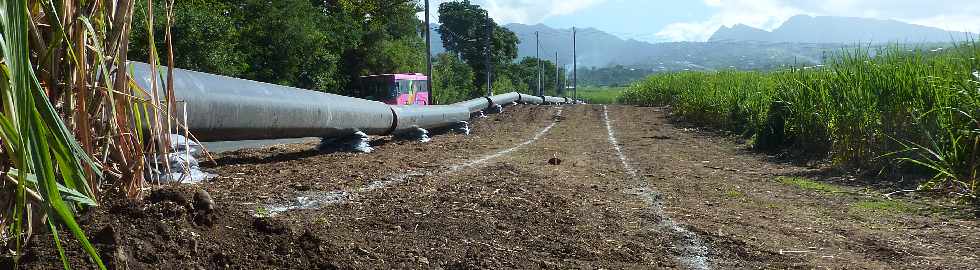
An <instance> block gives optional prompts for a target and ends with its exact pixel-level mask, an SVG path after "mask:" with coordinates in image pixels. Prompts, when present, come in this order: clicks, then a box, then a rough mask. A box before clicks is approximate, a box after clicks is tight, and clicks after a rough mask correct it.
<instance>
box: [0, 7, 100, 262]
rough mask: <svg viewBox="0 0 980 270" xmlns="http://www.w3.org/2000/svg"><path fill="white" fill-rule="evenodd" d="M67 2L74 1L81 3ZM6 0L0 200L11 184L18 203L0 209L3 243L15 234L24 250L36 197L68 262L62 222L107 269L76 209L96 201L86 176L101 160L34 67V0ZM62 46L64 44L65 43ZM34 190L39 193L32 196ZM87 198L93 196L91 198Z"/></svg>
mask: <svg viewBox="0 0 980 270" xmlns="http://www.w3.org/2000/svg"><path fill="white" fill-rule="evenodd" d="M66 4H68V5H69V6H74V3H66ZM0 5H2V6H0V24H2V26H0V27H2V30H3V31H2V33H3V35H2V42H0V46H2V48H0V49H2V54H0V63H2V64H0V101H2V113H0V139H2V142H3V150H4V151H3V157H2V158H3V162H4V163H6V164H7V166H8V167H7V168H6V169H5V171H4V172H3V175H2V176H0V177H2V179H0V183H3V184H2V186H3V187H5V188H4V190H0V194H3V195H5V197H4V198H2V199H0V200H2V201H0V205H4V206H7V205H8V200H11V197H6V195H7V194H9V193H8V192H9V191H11V190H13V192H12V193H13V194H14V196H13V197H14V198H13V203H12V204H10V205H11V206H12V208H13V210H12V211H10V209H0V211H2V212H0V230H2V231H0V240H2V242H0V247H7V246H8V244H9V243H8V242H7V241H9V240H13V241H14V242H16V243H15V244H13V245H10V246H12V247H13V248H16V249H17V252H18V253H19V252H20V249H21V247H22V244H23V243H22V241H23V240H24V237H25V236H24V235H23V234H25V233H24V232H25V231H28V230H29V228H28V229H25V226H32V225H33V224H31V221H30V220H25V219H26V217H28V216H30V214H26V213H27V212H28V211H32V207H31V205H32V204H36V205H39V206H41V208H42V209H44V210H45V212H46V213H47V223H48V224H49V228H50V229H51V230H52V231H53V232H54V233H53V235H54V238H55V239H54V241H55V244H56V246H57V247H58V252H59V254H60V256H61V258H62V262H63V263H64V267H65V268H68V264H67V260H66V259H65V253H64V250H63V249H62V248H61V242H60V240H59V239H58V237H57V229H58V227H57V226H56V225H55V224H59V225H63V226H64V227H66V228H67V229H68V231H70V232H71V234H72V235H73V236H74V237H75V238H76V239H77V240H78V242H79V243H80V244H81V246H82V248H83V249H84V250H85V252H86V253H88V254H89V256H90V257H91V258H92V259H93V261H94V262H95V265H96V266H98V268H100V269H105V266H104V265H103V264H102V260H101V259H100V257H99V255H98V253H97V251H96V250H95V248H94V247H93V246H92V244H91V243H90V242H89V241H88V238H87V237H86V236H85V233H84V231H82V229H81V227H80V226H79V224H78V222H77V221H76V220H75V212H76V211H77V210H79V209H80V208H81V207H83V206H91V205H94V200H92V199H91V198H93V197H94V194H95V191H94V190H92V189H91V186H90V183H89V182H88V180H86V173H85V172H86V169H94V167H95V166H94V165H93V164H91V162H90V161H89V160H88V158H89V156H88V154H86V153H85V151H84V150H83V149H82V147H81V146H80V145H79V142H78V141H77V140H76V139H75V137H74V136H73V134H72V131H71V130H69V128H68V126H67V125H66V124H65V122H64V120H62V119H61V117H60V115H59V112H58V111H57V110H55V107H54V106H53V104H52V103H51V102H50V100H49V99H48V96H47V95H46V93H45V91H44V90H45V88H44V87H43V86H42V85H41V82H40V80H39V79H38V76H37V74H36V73H35V70H34V68H35V66H34V65H33V64H32V59H31V57H32V54H33V53H35V51H34V50H36V49H37V48H31V45H30V42H29V41H28V40H29V35H28V29H29V28H30V26H31V24H33V23H34V21H32V20H31V15H32V14H31V13H30V10H29V9H28V5H27V2H25V1H0ZM35 26H36V25H35ZM58 27H61V26H58ZM56 39H57V40H58V41H57V42H58V43H62V42H71V41H66V40H63V39H61V37H56ZM74 45H82V44H74ZM52 47H54V46H52ZM57 49H61V48H60V46H59V48H57ZM11 184H13V185H11ZM11 186H15V188H10V187H11ZM65 191H67V193H69V194H74V195H68V196H65V195H66V194H62V193H63V192H65ZM28 194H36V195H34V196H31V198H28V196H27V195H28ZM83 202H87V205H86V204H83ZM8 211H9V212H8ZM11 213H12V214H11ZM11 216H13V218H12V220H11V218H10V217H11ZM8 226H9V227H8ZM18 256H19V255H18ZM15 260H16V259H15Z"/></svg>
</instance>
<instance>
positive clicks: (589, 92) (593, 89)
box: [565, 86, 626, 104]
mask: <svg viewBox="0 0 980 270" xmlns="http://www.w3.org/2000/svg"><path fill="white" fill-rule="evenodd" d="M625 91H626V87H608V86H582V87H579V89H578V96H579V99H581V100H584V101H585V102H588V103H590V104H616V103H617V102H618V101H619V96H620V95H622V94H623V92H625ZM572 94H573V93H572V92H571V90H568V91H567V92H566V93H565V95H566V96H568V97H572Z"/></svg>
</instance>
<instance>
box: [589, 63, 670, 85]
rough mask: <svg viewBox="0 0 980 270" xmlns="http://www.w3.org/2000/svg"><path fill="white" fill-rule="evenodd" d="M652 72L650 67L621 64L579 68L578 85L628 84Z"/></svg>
mask: <svg viewBox="0 0 980 270" xmlns="http://www.w3.org/2000/svg"><path fill="white" fill-rule="evenodd" d="M653 73H654V71H653V70H651V69H645V68H633V67H625V66H622V65H615V66H610V67H603V68H596V67H589V68H579V69H578V84H579V86H582V85H588V86H629V85H630V84H632V83H633V82H636V81H639V80H642V79H643V78H646V77H647V76H650V74H653Z"/></svg>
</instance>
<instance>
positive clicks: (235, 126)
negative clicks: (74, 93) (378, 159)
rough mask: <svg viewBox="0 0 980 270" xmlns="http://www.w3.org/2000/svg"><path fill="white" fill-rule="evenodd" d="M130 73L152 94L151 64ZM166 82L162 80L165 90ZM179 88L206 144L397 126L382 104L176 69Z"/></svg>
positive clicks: (178, 95) (136, 65)
mask: <svg viewBox="0 0 980 270" xmlns="http://www.w3.org/2000/svg"><path fill="white" fill-rule="evenodd" d="M129 68H130V74H131V75H132V77H133V78H134V79H135V80H136V83H137V84H138V85H139V86H140V87H143V88H144V89H150V85H151V82H150V76H153V74H151V71H150V65H148V64H144V63H138V62H130V64H129ZM166 70H167V69H166V68H165V67H161V68H158V71H160V72H161V73H160V74H166ZM163 81H164V80H163V79H161V78H160V77H158V79H157V82H158V85H159V87H160V88H159V89H163V88H162V85H163ZM173 89H174V95H175V96H176V99H177V100H178V101H184V102H186V104H187V121H188V122H187V123H186V124H187V126H188V128H189V129H190V131H191V133H193V134H194V136H196V137H197V138H198V139H200V140H201V141H234V140H261V139H285V138H303V137H337V136H344V135H350V134H353V133H355V132H358V131H361V132H364V133H367V134H371V135H380V134H387V133H388V132H390V131H391V129H392V127H393V126H394V122H393V121H394V115H393V114H392V112H391V108H390V107H389V106H388V105H387V104H384V103H381V102H377V101H370V100H364V99H358V98H351V97H345V96H340V95H333V94H327V93H322V92H316V91H310V90H304V89H299V88H293V87H285V86H279V85H274V84H269V83H262V82H256V81H249V80H243V79H236V78H231V77H225V76H219V75H212V74H207V73H202V72H195V71H189V70H182V69H174V85H173ZM177 119H181V117H177Z"/></svg>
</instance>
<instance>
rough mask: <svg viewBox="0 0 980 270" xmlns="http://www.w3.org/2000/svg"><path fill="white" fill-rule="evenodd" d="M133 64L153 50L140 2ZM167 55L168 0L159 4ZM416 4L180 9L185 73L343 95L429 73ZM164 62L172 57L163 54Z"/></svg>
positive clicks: (250, 1)
mask: <svg viewBox="0 0 980 270" xmlns="http://www.w3.org/2000/svg"><path fill="white" fill-rule="evenodd" d="M137 1H138V2H137V4H136V7H137V9H136V10H135V12H134V19H133V25H134V26H133V30H134V31H133V34H132V35H131V43H130V44H131V45H130V48H131V51H130V59H133V60H137V61H146V60H147V59H149V52H150V50H148V49H146V48H148V47H149V46H147V45H148V43H149V40H148V38H146V36H147V33H146V31H147V25H146V23H147V22H146V19H145V18H146V8H145V6H146V1H149V0H137ZM152 1H153V3H154V7H155V8H154V12H156V14H154V15H155V18H157V20H156V21H155V22H154V25H153V27H152V30H153V33H154V35H155V43H156V47H157V48H161V49H162V48H165V47H164V45H165V43H164V40H165V39H164V34H165V32H164V25H165V23H166V21H165V20H164V19H162V18H166V16H165V12H166V9H165V8H163V3H164V0H152ZM416 10H417V8H416V1H415V0H276V1H268V0H182V1H177V2H176V6H175V8H174V16H173V17H174V26H173V27H172V35H173V46H174V60H175V65H176V66H177V67H179V68H186V69H191V70H197V71H203V72H208V73H216V74H220V75H226V76H233V77H239V78H244V79H250V80H257V81H262V82H268V83H275V84H280V85H286V86H295V87H300V88H307V89H314V90H320V91H325V92H332V93H338V94H350V92H349V91H348V90H349V89H351V88H352V86H353V85H354V82H355V81H356V80H357V79H358V78H359V77H360V76H363V75H370V74H379V73H407V72H419V71H422V70H423V67H424V63H425V56H424V55H425V54H424V50H423V43H422V39H421V37H420V35H419V33H420V31H419V26H420V23H419V20H418V18H416V17H415V13H416ZM160 56H161V59H166V57H167V52H165V51H160Z"/></svg>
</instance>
